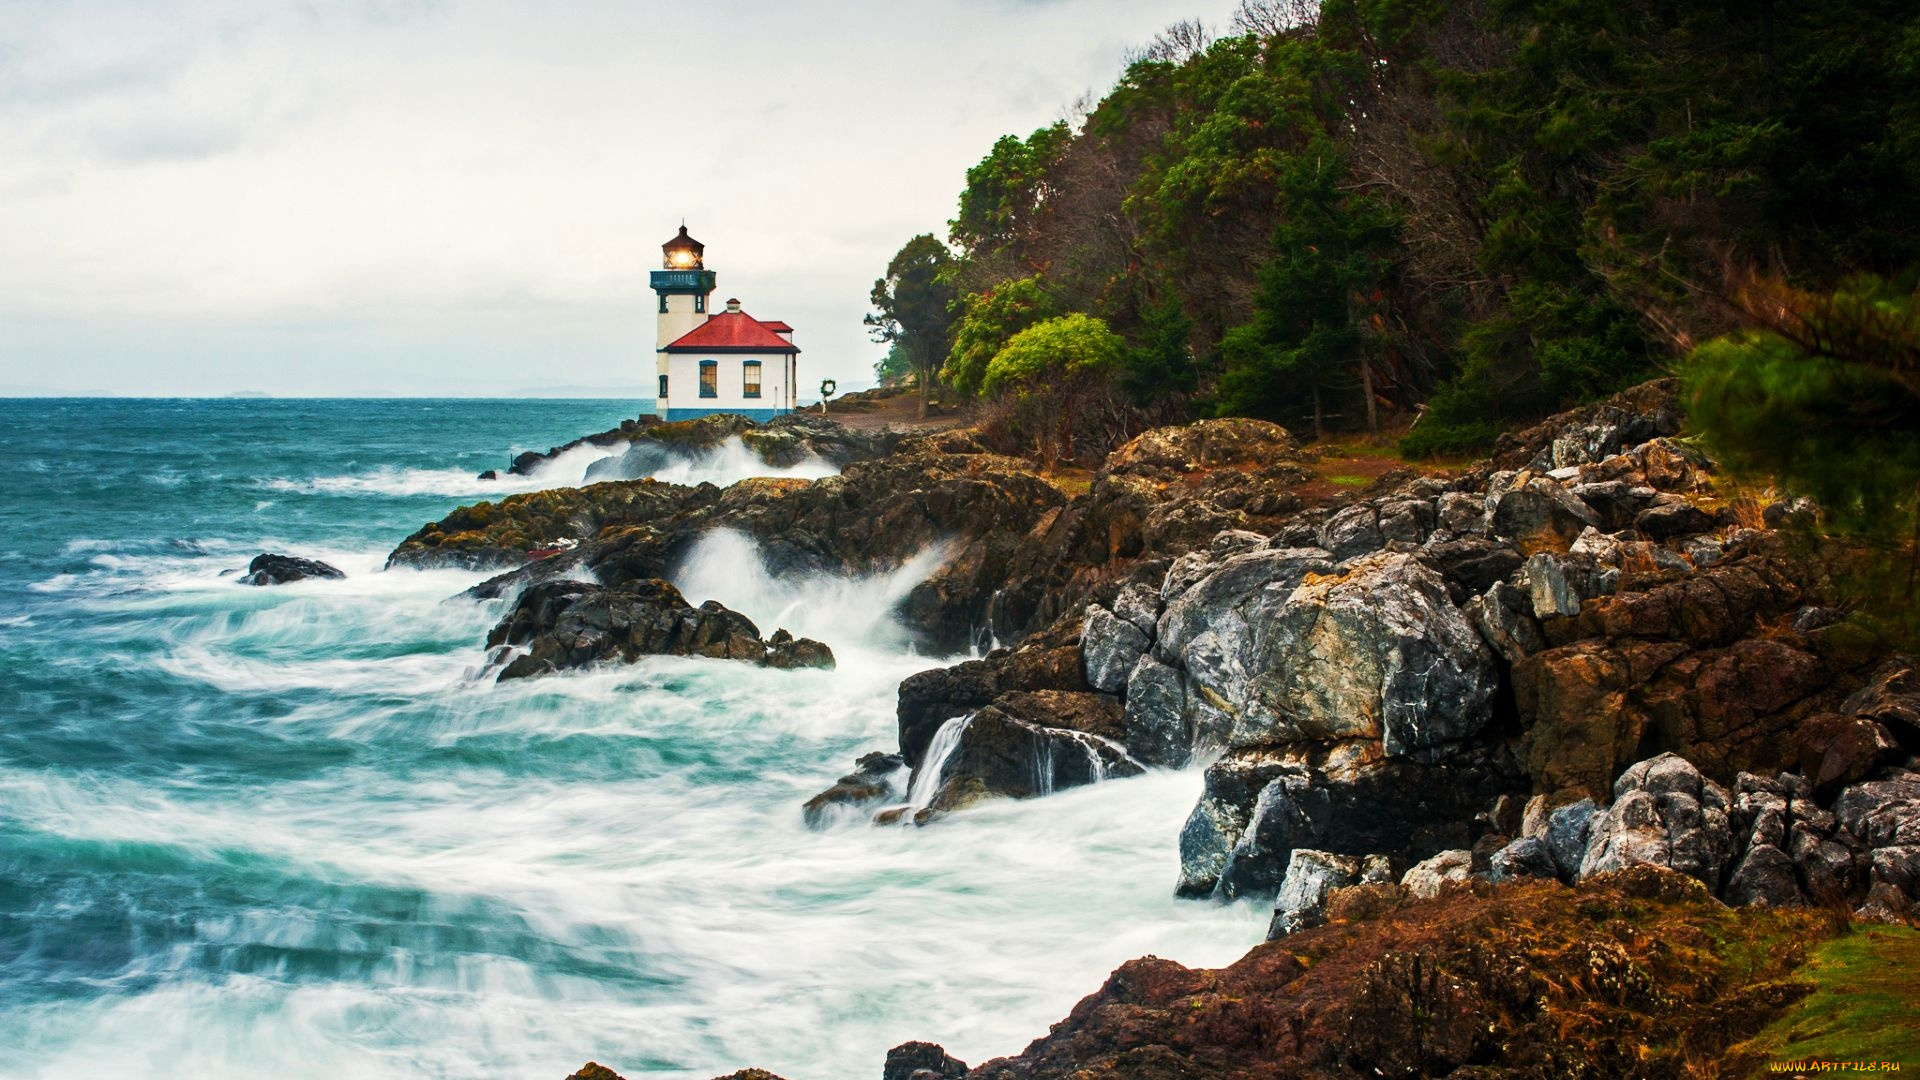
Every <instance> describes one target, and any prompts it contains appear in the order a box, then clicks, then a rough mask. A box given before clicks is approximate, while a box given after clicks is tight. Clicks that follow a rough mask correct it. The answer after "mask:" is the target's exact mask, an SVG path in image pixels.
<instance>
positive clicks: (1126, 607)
mask: <svg viewBox="0 0 1920 1080" xmlns="http://www.w3.org/2000/svg"><path fill="white" fill-rule="evenodd" d="M1163 606H1164V605H1162V604H1161V602H1160V590H1158V589H1156V588H1154V587H1153V586H1151V585H1145V584H1141V583H1137V582H1136V583H1134V584H1131V585H1127V586H1124V587H1123V588H1121V590H1120V592H1119V594H1118V595H1117V596H1115V597H1114V601H1113V613H1114V614H1115V615H1118V616H1119V617H1120V618H1122V619H1125V620H1126V621H1127V622H1129V623H1131V624H1132V625H1133V626H1134V628H1135V629H1137V630H1139V631H1140V632H1141V633H1142V634H1152V633H1154V629H1155V627H1156V626H1157V625H1158V624H1159V622H1160V611H1161V609H1162V607H1163Z"/></svg>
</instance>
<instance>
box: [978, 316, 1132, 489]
mask: <svg viewBox="0 0 1920 1080" xmlns="http://www.w3.org/2000/svg"><path fill="white" fill-rule="evenodd" d="M1126 354H1127V343H1126V341H1125V340H1123V339H1122V338H1121V337H1120V335H1118V334H1116V333H1114V332H1113V331H1112V330H1111V329H1109V328H1108V327H1107V324H1106V323H1105V322H1104V321H1102V320H1100V319H1097V318H1095V317H1093V316H1091V315H1083V314H1073V315H1063V316H1061V317H1059V318H1057V319H1048V320H1047V321H1045V322H1041V323H1035V324H1034V325H1032V326H1029V327H1027V328H1026V329H1025V330H1022V331H1020V332H1019V333H1018V334H1015V335H1014V336H1013V338H1012V339H1011V340H1009V341H1008V342H1007V344H1006V347H1005V348H1003V349H1001V350H1000V352H999V353H998V354H996V355H995V356H994V358H993V361H992V362H991V363H989V364H988V365H987V373H986V377H985V378H984V379H983V380H982V381H981V388H982V389H983V390H985V391H986V392H987V393H989V394H998V393H1008V394H1013V395H1016V396H1017V398H1018V400H1019V403H1020V404H1021V405H1022V406H1024V407H1025V409H1026V410H1027V411H1028V412H1029V413H1030V414H1031V415H1032V419H1033V421H1034V425H1035V442H1036V443H1037V444H1038V449H1039V451H1040V456H1041V459H1042V461H1043V463H1044V465H1045V466H1046V467H1047V468H1052V466H1053V462H1054V461H1055V460H1056V459H1057V458H1059V457H1061V456H1068V455H1071V454H1072V452H1073V432H1074V414H1075V404H1076V401H1077V399H1078V398H1079V397H1080V396H1081V395H1083V394H1085V393H1086V392H1087V391H1088V390H1090V389H1092V388H1093V387H1094V386H1095V385H1096V384H1102V383H1104V381H1105V379H1106V378H1107V377H1108V376H1110V375H1111V374H1113V372H1114V371H1115V370H1117V369H1118V368H1119V367H1120V366H1121V364H1122V363H1123V362H1124V361H1125V359H1126Z"/></svg>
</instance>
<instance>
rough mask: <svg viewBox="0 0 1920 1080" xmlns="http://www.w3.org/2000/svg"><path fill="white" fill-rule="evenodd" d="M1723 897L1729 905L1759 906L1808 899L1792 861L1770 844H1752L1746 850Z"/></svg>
mask: <svg viewBox="0 0 1920 1080" xmlns="http://www.w3.org/2000/svg"><path fill="white" fill-rule="evenodd" d="M1722 898H1723V899H1725V900H1726V902H1727V903H1729V904H1757V905H1759V906H1761V907H1801V906H1804V905H1805V904H1806V902H1807V898H1806V895H1805V894H1804V893H1802V892H1801V891H1800V882H1799V878H1798V875H1797V874H1796V873H1795V872H1794V865H1793V860H1792V859H1790V858H1788V857H1787V853H1786V852H1784V851H1782V850H1780V849H1779V848H1777V847H1775V846H1773V845H1772V844H1755V845H1753V846H1752V847H1750V848H1748V849H1747V853H1746V855H1745V856H1744V857H1742V858H1741V860H1740V864H1739V865H1738V866H1736V867H1734V869H1733V875H1732V876H1731V877H1729V878H1728V879H1727V887H1726V889H1724V890H1723V891H1722Z"/></svg>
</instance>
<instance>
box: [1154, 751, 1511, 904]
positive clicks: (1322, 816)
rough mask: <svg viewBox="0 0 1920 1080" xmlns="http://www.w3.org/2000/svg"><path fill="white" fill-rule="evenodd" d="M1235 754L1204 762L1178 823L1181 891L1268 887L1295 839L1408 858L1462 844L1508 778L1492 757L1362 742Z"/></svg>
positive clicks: (1340, 850) (1321, 847) (1297, 844)
mask: <svg viewBox="0 0 1920 1080" xmlns="http://www.w3.org/2000/svg"><path fill="white" fill-rule="evenodd" d="M1239 753H1240V754H1241V755H1248V756H1244V757H1242V756H1236V755H1233V754H1230V755H1229V756H1228V757H1226V758H1223V759H1222V760H1221V761H1219V762H1217V763H1215V765H1214V766H1213V767H1211V768H1209V769H1208V770H1207V787H1206V790H1205V791H1204V792H1203V794H1202V796H1201V799H1200V802H1199V804H1198V805H1196V806H1195V808H1194V812H1193V814H1192V815H1191V816H1189V818H1188V819H1187V826H1186V828H1185V829H1183V830H1182V831H1181V834H1180V857H1181V874H1182V877H1181V888H1180V892H1181V894H1182V895H1189V896H1191V895H1206V894H1208V893H1209V892H1211V893H1212V894H1214V895H1218V896H1220V897H1221V898H1223V899H1234V898H1237V897H1240V896H1254V895H1262V894H1267V893H1271V892H1273V891H1275V890H1277V889H1278V888H1279V887H1280V884H1281V881H1282V880H1283V878H1284V875H1285V869H1286V866H1287V858H1288V856H1289V854H1290V853H1291V852H1292V851H1294V850H1295V849H1296V848H1311V849H1314V850H1317V851H1328V852H1333V853H1335V854H1354V855H1358V854H1362V853H1367V854H1381V855H1391V856H1396V857H1400V858H1403V859H1405V860H1406V861H1409V862H1412V861H1417V860H1419V859H1421V858H1425V857H1426V856H1429V855H1432V854H1433V853H1434V852H1436V851H1441V850H1446V849H1449V848H1454V847H1460V846H1463V845H1466V844H1469V843H1471V842H1472V840H1473V835H1472V830H1473V824H1472V822H1473V818H1474V814H1475V812H1476V811H1477V810H1478V809H1479V808H1480V807H1483V806H1485V805H1487V804H1488V803H1489V802H1491V801H1492V800H1493V799H1494V798H1495V797H1497V796H1498V795H1500V794H1502V793H1503V792H1504V791H1506V790H1511V785H1513V784H1514V783H1515V782H1516V778H1514V777H1512V776H1511V775H1509V774H1508V773H1507V772H1505V770H1504V769H1503V767H1502V766H1501V764H1500V763H1499V762H1498V761H1496V760H1489V759H1480V760H1476V759H1469V758H1459V759H1456V760H1451V761H1449V762H1447V763H1445V764H1435V765H1426V764H1422V763H1420V762H1417V761H1414V760H1410V759H1406V758H1381V757H1380V756H1379V751H1378V747H1377V745H1375V746H1373V747H1371V748H1369V747H1368V746H1367V745H1366V744H1364V743H1342V744H1337V745H1335V746H1333V747H1330V748H1322V749H1318V750H1315V751H1314V752H1312V753H1307V752H1305V751H1302V750H1298V749H1295V750H1291V751H1288V752H1287V753H1285V754H1276V753H1274V752H1272V751H1241V752H1239ZM1255 780H1264V783H1262V784H1261V786H1260V787H1258V788H1256V789H1255V791H1257V794H1256V795H1254V796H1253V797H1252V798H1249V797H1248V792H1247V788H1248V787H1249V786H1251V782H1252V781H1255Z"/></svg>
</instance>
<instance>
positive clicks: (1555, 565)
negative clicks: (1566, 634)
mask: <svg viewBox="0 0 1920 1080" xmlns="http://www.w3.org/2000/svg"><path fill="white" fill-rule="evenodd" d="M1521 572H1522V573H1523V574H1524V575H1525V577H1526V582H1527V594H1528V597H1529V599H1530V600H1531V601H1532V604H1533V616H1534V618H1536V619H1548V618H1565V617H1567V616H1571V615H1578V614H1580V594H1579V593H1578V592H1577V591H1576V590H1575V589H1574V587H1573V585H1572V584H1571V583H1570V582H1569V581H1568V580H1567V573H1566V570H1565V569H1564V568H1563V567H1562V566H1561V562H1560V560H1559V559H1557V558H1555V557H1554V556H1553V555H1552V554H1550V553H1548V552H1545V551H1542V552H1540V553H1538V554H1536V555H1534V556H1533V557H1532V558H1530V559H1528V560H1527V565H1526V567H1525V569H1524V570H1522V571H1521Z"/></svg>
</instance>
